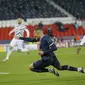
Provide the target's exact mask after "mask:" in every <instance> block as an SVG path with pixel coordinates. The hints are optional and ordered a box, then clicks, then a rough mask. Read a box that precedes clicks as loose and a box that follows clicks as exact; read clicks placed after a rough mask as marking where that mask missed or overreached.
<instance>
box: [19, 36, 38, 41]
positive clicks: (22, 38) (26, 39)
mask: <svg viewBox="0 0 85 85" xmlns="http://www.w3.org/2000/svg"><path fill="white" fill-rule="evenodd" d="M19 39H21V40H24V41H27V42H37V41H39V40H38V39H36V38H25V37H19Z"/></svg>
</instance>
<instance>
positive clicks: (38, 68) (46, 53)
mask: <svg viewBox="0 0 85 85" xmlns="http://www.w3.org/2000/svg"><path fill="white" fill-rule="evenodd" d="M34 34H35V37H36V38H37V39H38V38H40V50H39V55H40V56H41V60H38V61H35V62H33V63H32V64H31V65H30V66H29V69H30V70H31V71H33V72H38V73H42V72H50V73H53V74H54V75H56V76H59V73H58V72H57V71H55V70H54V69H53V68H47V67H48V66H50V65H52V66H54V67H55V68H56V69H58V70H61V71H62V70H68V71H77V72H81V73H85V69H84V68H81V67H79V68H76V67H73V66H69V65H61V64H60V62H59V61H58V59H57V57H56V55H55V54H54V52H53V51H55V50H57V47H56V45H55V44H54V42H53V41H52V40H51V38H50V37H49V36H48V35H44V34H43V31H42V30H41V29H39V28H37V29H35V32H34ZM20 39H22V40H25V41H28V42H31V41H33V40H34V39H31V38H23V37H20ZM35 41H36V39H35Z"/></svg>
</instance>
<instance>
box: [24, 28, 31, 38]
mask: <svg viewBox="0 0 85 85" xmlns="http://www.w3.org/2000/svg"><path fill="white" fill-rule="evenodd" d="M25 31H26V33H27V37H29V35H30V33H29V30H28V29H27V28H25Z"/></svg>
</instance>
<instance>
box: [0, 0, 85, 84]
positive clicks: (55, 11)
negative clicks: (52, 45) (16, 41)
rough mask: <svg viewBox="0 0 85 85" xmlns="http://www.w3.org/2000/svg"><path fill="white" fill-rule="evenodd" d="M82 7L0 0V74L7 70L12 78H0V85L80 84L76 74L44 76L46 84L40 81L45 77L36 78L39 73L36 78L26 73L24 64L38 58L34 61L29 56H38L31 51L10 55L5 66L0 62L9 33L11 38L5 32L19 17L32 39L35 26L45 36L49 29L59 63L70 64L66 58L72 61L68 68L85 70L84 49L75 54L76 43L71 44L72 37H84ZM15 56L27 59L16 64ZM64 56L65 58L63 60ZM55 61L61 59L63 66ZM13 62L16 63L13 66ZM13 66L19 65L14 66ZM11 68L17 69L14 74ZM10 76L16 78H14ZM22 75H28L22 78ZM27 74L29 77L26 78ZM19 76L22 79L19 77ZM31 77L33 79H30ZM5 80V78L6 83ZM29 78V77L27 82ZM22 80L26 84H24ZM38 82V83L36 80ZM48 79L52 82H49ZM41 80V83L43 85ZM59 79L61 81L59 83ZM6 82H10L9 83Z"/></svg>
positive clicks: (55, 0) (67, 0)
mask: <svg viewBox="0 0 85 85" xmlns="http://www.w3.org/2000/svg"><path fill="white" fill-rule="evenodd" d="M84 4H85V0H0V74H1V72H3V71H4V72H5V71H9V72H11V73H12V75H11V74H10V75H5V76H4V75H0V80H1V81H0V83H1V84H0V85H7V84H8V85H24V84H25V85H38V84H39V85H40V84H41V85H48V84H49V85H55V84H59V85H62V84H63V85H66V84H69V85H84V84H85V82H84V79H85V76H84V75H81V74H79V75H77V73H75V74H74V73H70V74H69V73H68V72H67V74H66V73H64V72H63V73H61V72H60V73H61V74H62V75H63V77H60V78H59V79H56V77H54V76H52V75H49V74H46V78H49V79H48V80H47V81H46V80H45V79H46V78H45V79H44V77H45V76H44V75H45V74H40V75H42V77H40V76H39V74H38V75H37V74H34V73H33V74H32V73H31V72H29V71H28V70H27V69H26V68H27V64H28V62H29V63H31V62H32V60H34V59H35V60H36V59H38V58H37V57H35V58H34V59H33V58H32V56H34V55H35V56H38V55H37V51H32V53H33V54H34V55H33V54H31V53H30V55H29V56H27V55H26V54H23V53H21V55H19V54H18V53H17V55H16V53H15V52H14V53H13V54H12V57H11V58H10V60H9V61H8V62H7V63H5V64H3V63H2V62H1V61H2V59H3V58H4V57H5V55H6V52H7V51H8V49H9V43H10V41H11V39H12V38H13V35H14V34H13V35H12V36H8V33H9V32H10V30H12V29H13V27H14V25H15V24H16V23H17V21H16V19H17V18H18V17H22V18H23V19H24V24H25V25H26V26H27V28H28V29H29V31H30V37H34V36H33V32H34V29H36V28H37V27H41V29H43V31H44V33H45V34H47V30H48V29H49V28H52V31H53V35H54V36H55V37H56V38H57V44H56V45H57V46H58V47H60V51H58V52H57V53H56V54H57V55H59V56H60V57H61V56H63V57H64V58H63V60H65V62H67V63H69V64H70V63H71V62H69V61H68V59H70V61H72V63H71V64H72V65H75V66H78V65H79V66H80V65H82V66H83V67H85V65H84V63H85V62H84V59H85V58H84V56H85V54H84V50H85V48H84V47H82V52H81V54H80V55H77V54H76V47H75V46H76V45H77V44H75V40H74V39H75V37H76V36H79V37H80V40H81V39H82V37H83V36H84V35H85V5H84ZM24 36H26V33H25V34H24ZM29 45H30V44H29ZM31 45H32V44H31ZM78 45H79V44H78ZM35 48H36V46H35ZM33 49H34V48H33ZM33 49H31V50H33ZM67 52H68V53H67ZM18 55H19V56H27V57H24V58H23V57H21V61H18V60H17V58H18V59H19V56H18ZM67 55H68V56H69V57H67ZM14 56H15V57H14ZM29 57H31V58H30V59H32V60H29ZM14 58H15V59H14ZM25 58H26V59H28V60H29V61H27V60H26V59H25ZM59 59H60V60H61V62H62V63H65V62H64V61H63V60H62V59H61V58H59ZM22 60H23V61H22ZM76 60H78V62H75V61H76ZM80 60H81V61H80ZM15 61H16V64H15V63H14V62H15ZM25 61H26V62H25ZM10 64H11V65H10ZM17 64H19V65H18V66H17ZM23 64H24V65H25V64H26V68H25V67H23V68H22V67H21V65H22V66H23ZM12 65H16V66H15V67H14V69H13V68H12V67H13V66H12ZM11 68H12V69H13V70H12V69H11ZM18 68H19V69H18ZM15 69H17V70H16V71H14V70H15ZM22 69H25V70H22ZM19 72H20V73H19ZM25 72H26V73H25ZM13 74H14V75H16V76H15V77H14V75H13ZM17 74H18V75H17ZM26 74H27V75H28V74H29V75H28V76H26ZM30 74H31V75H32V76H30ZM68 74H69V75H68ZM19 75H20V76H24V77H23V78H22V77H21V78H20V77H19ZM35 75H36V77H35V78H34V76H35ZM47 75H49V76H47ZM72 75H73V76H74V77H73V76H72ZM9 76H11V77H9ZM6 77H7V78H8V81H7V80H6ZM13 77H14V78H13ZM16 77H17V78H16ZM29 77H30V78H31V81H30V78H29ZM66 77H67V78H68V79H67V78H66ZM18 78H20V80H18ZM27 78H28V80H27ZM16 79H17V80H16ZM25 79H26V81H24V80H25ZM32 79H33V81H32ZM35 79H37V80H35ZM40 79H41V80H42V81H40ZM51 79H52V80H53V79H54V80H53V81H52V80H51ZM43 80H45V82H46V83H45V82H44V81H43ZM50 80H51V81H50ZM62 80H63V82H61V81H62ZM21 81H22V82H21ZM27 81H28V82H27ZM37 81H39V82H37ZM55 81H56V82H55ZM10 82H11V83H12V82H13V83H12V84H11V83H10ZM19 82H20V83H19ZM48 82H50V83H48ZM80 82H81V83H80Z"/></svg>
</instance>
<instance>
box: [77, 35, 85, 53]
mask: <svg viewBox="0 0 85 85" xmlns="http://www.w3.org/2000/svg"><path fill="white" fill-rule="evenodd" d="M84 43H85V36H84V37H83V38H82V40H81V42H80V46H79V47H78V48H77V54H79V53H80V50H81V46H83V45H84Z"/></svg>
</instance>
